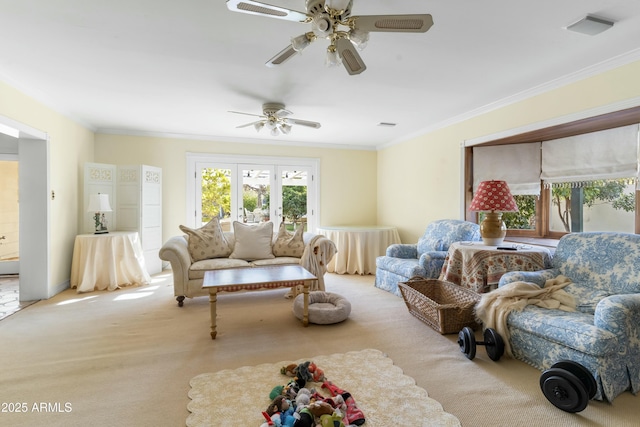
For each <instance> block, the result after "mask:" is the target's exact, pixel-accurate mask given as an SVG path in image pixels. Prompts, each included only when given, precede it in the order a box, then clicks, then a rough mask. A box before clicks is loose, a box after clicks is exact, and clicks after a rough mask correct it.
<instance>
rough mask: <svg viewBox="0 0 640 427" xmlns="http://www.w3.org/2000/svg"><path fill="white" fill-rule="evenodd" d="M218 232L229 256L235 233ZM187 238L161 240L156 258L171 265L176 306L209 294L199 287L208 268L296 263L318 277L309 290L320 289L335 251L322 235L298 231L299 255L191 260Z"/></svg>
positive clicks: (218, 268)
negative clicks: (186, 300)
mask: <svg viewBox="0 0 640 427" xmlns="http://www.w3.org/2000/svg"><path fill="white" fill-rule="evenodd" d="M269 224H270V223H269ZM235 225H236V224H235V223H234V226H235ZM222 234H223V235H224V238H225V239H226V241H227V243H228V245H229V248H230V250H231V252H232V255H231V256H233V253H234V250H235V246H236V238H235V237H236V236H235V233H234V232H230V231H224V232H222ZM278 235H279V233H273V238H272V245H274V244H275V242H276V240H277V238H278ZM189 238H190V236H189V235H187V234H185V235H180V236H175V237H172V238H170V239H169V240H167V241H166V242H165V244H164V245H163V246H162V248H160V252H159V256H160V259H162V260H164V261H168V262H169V263H170V264H171V269H172V271H173V290H174V295H175V296H176V300H177V301H178V306H180V307H182V305H183V303H184V299H185V298H193V297H197V296H204V295H208V294H209V293H208V292H207V290H205V289H202V282H203V279H204V273H205V272H206V271H209V270H220V269H229V268H251V267H258V266H260V267H264V266H270V265H295V264H298V265H302V266H303V267H305V268H306V269H307V270H309V271H310V272H311V273H312V274H313V275H314V276H316V277H317V278H318V281H316V282H315V283H313V284H312V286H311V288H312V290H324V280H323V276H324V274H325V273H326V265H327V264H328V263H329V261H330V260H331V258H333V256H334V254H335V252H336V249H335V244H334V243H333V242H332V241H331V240H329V239H327V238H326V237H324V236H320V235H315V234H313V233H306V232H305V233H304V234H302V238H303V241H304V253H303V254H302V256H300V257H296V256H273V257H272V258H264V259H251V260H247V259H241V258H233V257H229V256H227V257H218V258H212V259H203V260H196V261H193V260H192V257H191V255H190V251H189V245H188V242H189ZM272 247H273V246H272Z"/></svg>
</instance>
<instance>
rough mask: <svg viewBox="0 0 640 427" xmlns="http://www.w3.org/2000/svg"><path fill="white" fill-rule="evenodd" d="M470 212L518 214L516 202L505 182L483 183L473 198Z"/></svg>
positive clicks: (479, 185)
mask: <svg viewBox="0 0 640 427" xmlns="http://www.w3.org/2000/svg"><path fill="white" fill-rule="evenodd" d="M469 210H470V211H479V212H518V206H517V205H516V201H515V199H514V198H513V196H512V195H511V191H510V190H509V186H508V185H507V183H506V182H504V181H482V182H481V183H480V184H478V189H477V190H476V193H475V194H474V196H473V200H472V201H471V206H469Z"/></svg>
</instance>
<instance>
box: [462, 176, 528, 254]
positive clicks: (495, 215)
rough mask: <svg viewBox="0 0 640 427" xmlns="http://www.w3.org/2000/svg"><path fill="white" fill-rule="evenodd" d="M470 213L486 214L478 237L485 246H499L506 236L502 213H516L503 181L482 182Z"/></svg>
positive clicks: (516, 207)
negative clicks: (480, 237)
mask: <svg viewBox="0 0 640 427" xmlns="http://www.w3.org/2000/svg"><path fill="white" fill-rule="evenodd" d="M469 210H470V211H476V212H486V214H485V217H484V219H483V220H482V222H481V223H480V235H481V236H482V241H483V242H484V244H485V245H487V246H499V245H501V244H502V242H503V241H504V238H505V236H506V235H507V227H506V226H505V224H504V221H502V212H518V206H517V205H516V200H515V199H514V198H513V195H511V191H510V190H509V186H508V185H507V183H506V182H505V181H482V182H481V183H480V184H479V185H478V188H477V189H476V192H475V194H474V195H473V200H472V201H471V206H469Z"/></svg>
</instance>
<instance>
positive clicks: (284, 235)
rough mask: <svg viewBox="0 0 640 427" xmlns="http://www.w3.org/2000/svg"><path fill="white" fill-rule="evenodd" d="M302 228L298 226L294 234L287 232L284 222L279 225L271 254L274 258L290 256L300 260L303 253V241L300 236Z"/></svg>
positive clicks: (302, 231)
mask: <svg viewBox="0 0 640 427" xmlns="http://www.w3.org/2000/svg"><path fill="white" fill-rule="evenodd" d="M303 233H304V227H303V226H298V228H297V229H296V231H295V232H291V231H289V230H287V228H286V227H285V225H284V222H281V223H280V229H279V230H278V236H277V237H276V242H275V243H274V244H273V254H274V255H275V256H277V257H278V256H290V257H296V258H302V254H303V252H304V241H303V239H302V234H303Z"/></svg>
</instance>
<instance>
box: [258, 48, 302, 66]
mask: <svg viewBox="0 0 640 427" xmlns="http://www.w3.org/2000/svg"><path fill="white" fill-rule="evenodd" d="M297 53H298V52H296V50H295V49H294V48H293V46H291V45H289V46H287V47H285V48H284V49H282V50H281V51H280V52H279V53H278V54H277V55H276V56H274V57H273V58H271V59H270V60H268V61H267V62H266V63H265V65H266V66H267V67H275V66H278V65H281V64H283V63H285V62H286V61H288V60H289V59H291V58H292V57H293V56H295V55H296V54H297Z"/></svg>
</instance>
